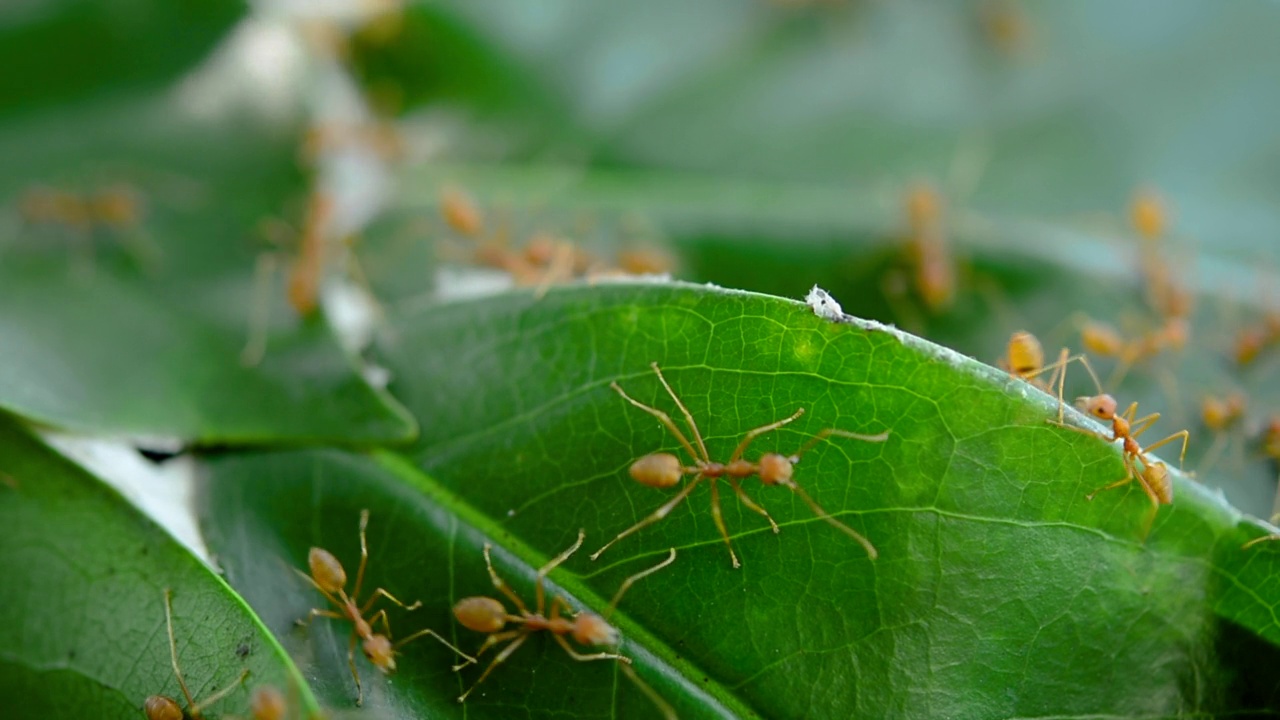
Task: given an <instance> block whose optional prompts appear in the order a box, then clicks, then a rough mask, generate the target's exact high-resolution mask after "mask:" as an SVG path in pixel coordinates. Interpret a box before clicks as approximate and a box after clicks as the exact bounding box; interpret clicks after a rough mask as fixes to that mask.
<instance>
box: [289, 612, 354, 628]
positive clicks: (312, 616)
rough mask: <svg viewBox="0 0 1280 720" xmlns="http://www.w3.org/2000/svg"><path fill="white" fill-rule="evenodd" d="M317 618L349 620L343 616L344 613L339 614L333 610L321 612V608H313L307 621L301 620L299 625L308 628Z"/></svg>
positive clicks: (308, 614)
mask: <svg viewBox="0 0 1280 720" xmlns="http://www.w3.org/2000/svg"><path fill="white" fill-rule="evenodd" d="M317 617H326V618H333V619H334V620H346V619H347V616H346V615H343V614H342V613H337V612H334V611H332V610H321V609H319V608H311V612H309V613H307V619H305V620H299V621H298V624H299V625H302V626H303V627H306V626H307V625H310V624H311V621H312V620H315V619H316V618H317Z"/></svg>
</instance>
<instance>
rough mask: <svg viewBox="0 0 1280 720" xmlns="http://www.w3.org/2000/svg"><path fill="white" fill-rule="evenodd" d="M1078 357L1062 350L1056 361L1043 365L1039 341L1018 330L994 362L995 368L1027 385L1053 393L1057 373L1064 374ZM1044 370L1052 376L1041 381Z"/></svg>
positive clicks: (1041, 347) (1041, 348)
mask: <svg viewBox="0 0 1280 720" xmlns="http://www.w3.org/2000/svg"><path fill="white" fill-rule="evenodd" d="M1080 357H1081V356H1079V355H1070V352H1069V351H1068V350H1067V349H1066V348H1062V350H1061V351H1059V353H1058V359H1057V361H1055V362H1053V363H1051V364H1049V365H1045V364H1044V347H1043V346H1041V345H1040V340H1038V339H1037V338H1036V336H1035V335H1032V334H1031V333H1029V332H1027V331H1026V330H1019V331H1017V332H1015V333H1014V334H1013V335H1010V336H1009V344H1008V345H1006V346H1005V354H1004V357H1001V358H999V359H998V360H996V367H998V368H1000V369H1001V370H1004V371H1006V372H1008V373H1009V374H1010V375H1012V376H1014V377H1016V378H1018V379H1019V380H1022V381H1023V382H1026V383H1029V384H1030V385H1031V386H1032V387H1036V388H1039V389H1040V390H1043V391H1045V392H1053V386H1054V385H1056V384H1057V382H1058V380H1057V378H1058V373H1060V372H1066V366H1067V364H1068V363H1070V362H1071V361H1073V360H1078V359H1080ZM1046 370H1053V374H1052V375H1050V376H1049V379H1048V380H1047V381H1045V380H1041V379H1040V375H1042V374H1044V372H1045V371H1046Z"/></svg>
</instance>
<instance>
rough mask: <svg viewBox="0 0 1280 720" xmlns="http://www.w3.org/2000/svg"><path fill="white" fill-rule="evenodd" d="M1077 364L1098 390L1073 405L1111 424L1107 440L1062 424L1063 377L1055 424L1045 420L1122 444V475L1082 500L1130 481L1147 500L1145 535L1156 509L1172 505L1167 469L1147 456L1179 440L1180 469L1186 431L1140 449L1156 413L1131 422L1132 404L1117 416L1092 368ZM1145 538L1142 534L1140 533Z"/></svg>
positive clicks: (1085, 362)
mask: <svg viewBox="0 0 1280 720" xmlns="http://www.w3.org/2000/svg"><path fill="white" fill-rule="evenodd" d="M1080 362H1081V364H1083V365H1084V367H1085V369H1086V370H1088V371H1089V376H1090V377H1091V378H1093V383H1094V385H1095V387H1097V389H1098V394H1097V395H1089V396H1084V397H1080V398H1077V399H1076V401H1075V405H1076V407H1077V408H1079V409H1080V410H1082V411H1084V412H1086V413H1088V414H1089V415H1092V416H1093V417H1094V418H1096V419H1097V420H1100V421H1102V422H1104V423H1111V437H1107V436H1106V435H1103V434H1101V433H1099V432H1097V431H1095V430H1089V429H1086V428H1080V427H1075V426H1074V425H1068V424H1066V423H1065V422H1063V421H1062V419H1061V418H1062V412H1063V399H1062V388H1063V384H1064V382H1065V380H1066V373H1065V372H1063V373H1061V374H1060V375H1058V417H1059V419H1058V420H1052V419H1050V420H1046V422H1048V423H1050V424H1051V425H1057V426H1058V427H1063V428H1066V429H1068V430H1071V431H1073V432H1078V433H1082V434H1084V435H1091V436H1096V437H1100V438H1102V439H1104V440H1106V441H1108V442H1115V441H1117V440H1120V441H1123V445H1122V448H1121V453H1122V460H1123V461H1124V469H1125V474H1124V477H1122V478H1120V479H1119V480H1117V481H1115V482H1113V483H1111V484H1109V485H1106V486H1104V487H1101V488H1099V489H1097V490H1094V491H1093V492H1091V493H1089V494H1088V495H1086V496H1085V499H1086V500H1093V498H1094V496H1096V495H1097V494H1098V493H1100V492H1104V491H1106V490H1111V489H1113V488H1118V487H1121V486H1123V485H1127V484H1129V483H1130V482H1133V481H1134V480H1137V481H1138V484H1139V485H1141V486H1142V490H1143V492H1145V493H1146V494H1147V497H1148V498H1149V499H1150V500H1151V515H1150V517H1149V518H1148V519H1147V522H1146V528H1147V530H1148V531H1149V530H1150V527H1151V522H1152V521H1154V520H1155V514H1156V512H1158V511H1159V510H1160V505H1161V504H1165V505H1168V504H1170V503H1172V502H1173V482H1172V479H1171V478H1170V477H1169V468H1168V467H1167V466H1166V465H1165V464H1164V463H1163V462H1160V461H1158V460H1153V459H1152V458H1151V456H1150V454H1149V453H1151V452H1152V451H1154V450H1155V449H1156V448H1159V447H1162V446H1164V445H1167V444H1169V443H1171V442H1173V441H1174V440H1176V439H1178V438H1182V453H1181V454H1180V455H1179V456H1178V465H1179V467H1181V465H1182V461H1183V460H1184V459H1185V458H1186V455H1187V440H1188V438H1189V437H1190V433H1189V432H1188V431H1186V430H1179V431H1178V432H1176V433H1173V434H1172V435H1170V436H1168V437H1166V438H1164V439H1163V440H1160V441H1159V442H1156V443H1153V444H1151V445H1149V446H1147V447H1146V448H1143V447H1142V446H1141V445H1140V444H1139V443H1138V436H1140V435H1142V434H1143V433H1144V432H1146V431H1147V430H1149V429H1150V428H1151V426H1152V425H1154V424H1155V422H1156V421H1157V420H1159V419H1160V413H1158V412H1156V413H1151V414H1150V415H1145V416H1143V417H1141V418H1137V419H1135V417H1134V416H1135V415H1136V414H1137V412H1138V403H1137V402H1133V403H1130V404H1129V407H1128V408H1127V409H1125V411H1124V412H1122V413H1119V414H1117V413H1116V409H1117V407H1118V405H1117V403H1116V399H1115V398H1114V397H1112V396H1111V395H1108V394H1107V393H1104V392H1102V384H1101V383H1100V382H1098V376H1097V374H1096V373H1094V372H1093V368H1092V367H1091V366H1090V365H1089V360H1088V358H1086V357H1083V356H1081V358H1080ZM1144 534H1145V533H1144Z"/></svg>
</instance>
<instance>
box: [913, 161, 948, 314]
mask: <svg viewBox="0 0 1280 720" xmlns="http://www.w3.org/2000/svg"><path fill="white" fill-rule="evenodd" d="M944 212H945V210H944V202H943V199H942V196H941V194H939V193H938V191H937V190H936V189H934V188H933V186H932V185H929V184H927V183H917V184H916V185H915V186H913V187H912V188H910V189H909V190H908V191H907V196H906V216H907V229H908V235H907V260H908V262H909V263H910V264H911V267H912V272H913V276H914V281H915V286H916V292H917V293H918V294H919V295H920V299H921V300H923V301H924V304H925V306H926V307H927V308H928V309H929V310H930V311H931V312H935V313H937V312H941V311H943V310H946V309H947V308H949V307H951V304H952V303H953V302H954V301H955V294H956V269H955V262H954V260H953V259H952V257H951V252H950V249H949V247H948V241H947V231H946V228H945V226H944V224H945V220H944Z"/></svg>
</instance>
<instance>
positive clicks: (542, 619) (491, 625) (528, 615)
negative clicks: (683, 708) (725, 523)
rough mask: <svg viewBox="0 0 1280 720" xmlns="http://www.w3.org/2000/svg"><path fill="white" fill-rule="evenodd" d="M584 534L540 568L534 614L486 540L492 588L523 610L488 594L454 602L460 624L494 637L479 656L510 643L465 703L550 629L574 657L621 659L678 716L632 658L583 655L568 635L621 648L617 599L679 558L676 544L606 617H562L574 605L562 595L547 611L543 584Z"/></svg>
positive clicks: (588, 614)
mask: <svg viewBox="0 0 1280 720" xmlns="http://www.w3.org/2000/svg"><path fill="white" fill-rule="evenodd" d="M584 537H586V534H585V532H584V531H582V530H579V531H578V540H577V541H576V542H574V544H573V545H572V546H571V547H570V548H569V549H567V550H565V551H564V552H562V553H560V554H559V555H557V556H556V557H555V558H553V559H552V560H551V562H549V563H547V564H546V565H543V566H542V567H541V568H539V569H538V579H537V581H536V582H535V584H534V588H535V596H536V598H537V604H536V606H535V607H536V609H535V611H534V612H529V609H528V608H527V607H526V606H525V604H524V602H523V601H522V600H521V599H520V596H519V595H516V594H515V592H513V591H512V590H511V588H510V587H508V586H507V584H506V582H504V581H503V579H502V578H501V577H499V576H498V572H497V571H496V570H494V569H493V560H492V559H491V558H490V551H491V549H492V545H490V544H489V543H485V544H484V563H485V565H486V566H487V567H488V568H489V578H490V579H491V580H492V581H493V586H494V587H495V588H497V589H498V591H499V592H501V593H502V594H503V595H506V596H507V598H508V599H510V600H511V602H512V603H514V604H515V606H516V608H517V609H518V610H519V611H520V614H519V615H512V614H510V613H508V612H507V609H506V607H504V606H503V604H502V602H501V601H500V600H497V599H494V598H491V597H485V596H476V597H466V598H463V599H461V600H459V601H458V602H457V603H456V604H455V605H454V606H453V614H454V617H456V618H457V619H458V622H459V623H461V624H462V626H463V627H465V628H467V629H468V630H474V631H476V632H482V633H488V635H489V637H487V638H485V641H484V644H483V645H481V646H480V649H479V650H477V651H476V657H480V656H481V655H483V654H484V653H485V652H486V651H487V650H489V649H490V648H493V647H497V646H498V645H501V644H503V643H508V644H507V646H506V647H505V648H503V649H502V651H501V652H499V653H498V655H497V657H495V658H494V659H493V662H491V663H489V666H488V667H487V668H485V670H484V672H483V673H482V674H481V675H480V678H479V679H478V680H476V681H475V682H474V683H473V684H472V685H471V687H470V688H468V689H467V691H466V692H464V693H462V695H461V696H460V697H459V698H458V702H466V699H467V696H469V695H470V694H471V693H472V691H473V690H475V689H476V687H478V686H479V685H480V683H482V682H484V680H485V678H487V677H489V673H491V672H493V670H494V668H496V667H497V666H498V665H500V664H502V663H503V662H505V661H506V660H507V658H509V657H511V655H512V654H514V653H515V651H516V650H519V649H520V646H521V645H523V644H524V642H525V640H528V639H529V636H531V635H532V634H533V633H536V632H541V631H543V630H545V631H547V632H549V633H550V634H551V637H552V639H554V640H555V641H556V643H557V644H559V645H560V647H562V648H564V651H565V652H566V653H568V654H569V657H571V658H573V659H574V660H577V661H579V662H589V661H592V660H617V661H618V665H619V667H621V668H622V669H623V671H624V672H626V673H627V675H628V676H629V677H630V678H631V679H632V680H633V681H634V682H635V683H636V685H637V687H639V688H640V689H641V690H642V691H643V692H644V693H645V694H646V695H648V696H649V698H650V699H651V700H653V701H654V703H655V704H657V705H658V707H659V708H660V709H661V710H662V712H663V714H664V715H665V716H666V717H668V718H674V717H675V712H674V711H673V710H672V709H671V707H670V705H668V704H667V703H666V701H665V700H663V699H662V698H661V697H660V696H658V694H657V693H656V692H654V691H653V689H652V688H650V687H649V686H648V685H647V684H645V683H644V682H643V681H641V680H640V678H639V676H637V675H636V674H635V671H633V670H632V669H631V667H630V666H631V658H628V657H626V656H625V655H619V654H617V653H610V652H598V653H590V654H582V653H580V652H578V651H576V650H574V649H573V646H572V645H570V644H569V641H568V640H566V639H565V636H566V635H567V636H571V637H572V638H573V640H574V642H576V643H578V644H579V645H584V646H595V647H612V648H616V647H617V646H618V644H619V642H620V641H621V639H620V637H619V635H618V631H617V629H616V628H614V627H613V626H612V625H610V624H609V622H608V618H609V616H610V615H612V614H613V611H614V609H615V608H617V607H618V602H619V601H621V600H622V596H623V594H624V593H626V591H627V590H628V589H630V587H631V585H632V584H634V583H635V582H636V581H637V580H640V579H641V578H644V577H647V576H649V575H652V574H653V573H655V572H657V571H659V570H661V569H662V568H665V567H666V566H668V565H670V564H671V563H673V562H675V560H676V551H675V548H672V549H671V554H670V555H669V556H668V557H667V559H666V560H663V561H662V562H660V563H658V564H657V565H654V566H653V567H651V568H649V569H648V570H643V571H641V572H638V573H636V574H635V575H632V576H631V577H629V578H627V579H626V580H624V581H623V583H622V586H621V587H619V588H618V592H617V594H615V595H614V596H613V600H612V601H611V602H610V603H609V607H608V609H607V610H605V612H604V615H596V614H595V613H591V612H581V613H578V614H576V615H573V616H572V617H562V616H561V615H560V613H561V611H568V610H569V609H570V608H569V601H568V600H566V599H564V598H563V597H562V596H560V595H557V596H555V597H554V598H552V599H551V608H550V612H549V613H548V612H547V608H546V591H545V590H544V588H543V583H544V581H545V580H546V577H547V575H548V574H550V573H551V571H552V570H554V569H555V568H556V567H558V566H559V565H560V564H561V563H563V562H564V561H565V560H568V559H569V557H570V556H571V555H573V554H574V553H575V552H577V551H578V548H580V547H582V541H583V538H584ZM507 623H513V624H516V625H519V627H517V628H516V629H514V630H504V628H505V627H506V626H507ZM463 667H466V666H465V665H458V666H456V667H454V670H459V669H461V668H463Z"/></svg>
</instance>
